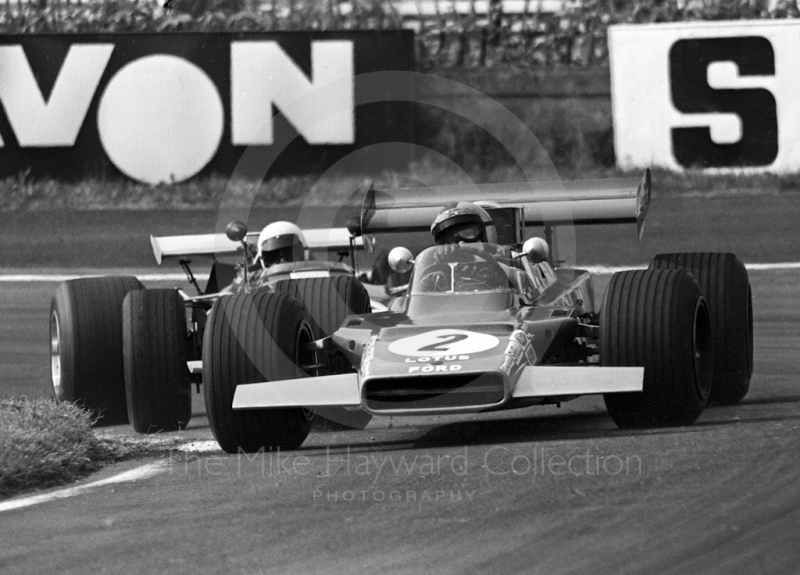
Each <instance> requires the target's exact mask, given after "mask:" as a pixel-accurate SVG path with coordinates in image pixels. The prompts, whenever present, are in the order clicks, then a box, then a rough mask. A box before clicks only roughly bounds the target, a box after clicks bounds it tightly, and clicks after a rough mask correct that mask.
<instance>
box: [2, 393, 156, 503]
mask: <svg viewBox="0 0 800 575" xmlns="http://www.w3.org/2000/svg"><path fill="white" fill-rule="evenodd" d="M92 422H93V420H92V415H91V414H90V413H89V412H88V411H86V410H84V409H82V408H80V407H78V406H76V405H74V404H71V403H56V401H55V400H53V399H27V398H24V397H23V398H12V399H3V400H0V498H4V497H8V496H11V495H14V494H16V493H20V492H23V491H29V490H31V489H36V488H43V487H49V486H53V485H58V484H62V483H66V482H69V481H72V480H74V479H76V478H78V477H80V476H82V475H85V474H86V473H88V472H90V471H94V470H96V469H99V468H100V467H102V466H103V465H105V464H108V463H112V462H115V461H120V460H122V459H127V458H130V457H133V456H135V455H138V454H140V453H141V452H142V451H143V448H142V447H141V446H137V445H135V444H127V443H125V442H123V441H120V440H118V439H115V438H109V437H101V436H98V435H97V434H96V433H95V432H94V431H93V429H92Z"/></svg>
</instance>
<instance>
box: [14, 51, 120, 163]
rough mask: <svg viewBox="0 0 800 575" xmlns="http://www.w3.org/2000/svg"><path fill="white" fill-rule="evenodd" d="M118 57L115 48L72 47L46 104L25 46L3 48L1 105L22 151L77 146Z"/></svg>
mask: <svg viewBox="0 0 800 575" xmlns="http://www.w3.org/2000/svg"><path fill="white" fill-rule="evenodd" d="M113 51H114V45H113V44H73V45H72V46H70V48H69V51H68V52H67V57H66V58H65V59H64V64H63V65H62V66H61V70H60V71H59V72H58V76H57V78H56V81H55V84H53V89H52V90H51V92H50V97H49V98H48V99H47V101H45V98H44V96H43V95H42V91H41V90H40V89H39V85H38V84H37V82H36V78H35V77H34V74H33V70H31V66H30V64H29V63H28V59H27V57H26V56H25V51H24V50H23V49H22V46H20V45H8V46H0V102H2V104H3V108H5V112H6V116H7V117H8V123H9V124H10V125H11V128H12V129H13V130H14V134H15V135H16V137H17V141H18V142H19V145H20V146H23V147H57V146H74V145H75V141H76V140H77V138H78V132H79V131H80V129H81V125H82V124H83V120H84V118H85V117H86V112H87V111H88V110H89V105H90V104H91V103H92V97H93V96H94V93H95V91H96V90H97V86H98V84H99V83H100V77H101V76H102V75H103V71H104V70H105V68H106V65H107V64H108V60H109V58H111V53H112V52H113ZM2 146H4V142H3V139H2V138H1V137H0V147H2Z"/></svg>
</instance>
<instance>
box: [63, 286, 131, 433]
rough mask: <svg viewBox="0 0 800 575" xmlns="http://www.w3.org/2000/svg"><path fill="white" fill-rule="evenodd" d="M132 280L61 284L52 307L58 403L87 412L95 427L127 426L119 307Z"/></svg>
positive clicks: (129, 289)
mask: <svg viewBox="0 0 800 575" xmlns="http://www.w3.org/2000/svg"><path fill="white" fill-rule="evenodd" d="M143 288H144V286H143V285H142V284H141V282H140V281H139V280H138V279H136V278H135V277H129V276H119V277H113V276H110V277H100V278H81V279H75V280H69V281H65V282H62V283H60V284H59V285H58V287H57V288H56V291H55V294H54V295H53V298H52V300H51V302H50V377H51V381H52V384H53V392H54V394H55V397H56V399H57V400H59V401H71V402H73V403H76V404H78V405H81V406H83V407H85V408H87V409H89V410H91V412H92V414H93V415H94V416H95V417H96V418H97V423H96V425H101V426H102V425H118V424H122V423H127V422H128V410H127V407H126V405H125V375H124V371H123V362H122V301H123V300H124V299H125V295H126V294H127V293H128V292H131V291H134V290H141V289H143Z"/></svg>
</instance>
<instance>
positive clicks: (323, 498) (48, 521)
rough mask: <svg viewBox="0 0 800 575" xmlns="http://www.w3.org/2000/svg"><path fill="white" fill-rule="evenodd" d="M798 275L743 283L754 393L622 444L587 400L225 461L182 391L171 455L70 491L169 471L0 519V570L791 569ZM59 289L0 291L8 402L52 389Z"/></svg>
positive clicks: (799, 511)
mask: <svg viewBox="0 0 800 575" xmlns="http://www.w3.org/2000/svg"><path fill="white" fill-rule="evenodd" d="M798 279H800V272H798V271H796V270H794V271H768V272H767V271H756V272H751V281H752V283H753V289H754V306H755V309H754V315H755V344H756V350H755V376H754V378H753V382H752V387H751V392H750V394H749V395H748V397H747V398H745V400H744V401H743V402H742V403H741V404H740V405H737V406H734V407H710V408H709V409H707V410H706V412H705V413H704V414H703V415H702V416H701V418H700V419H699V421H698V422H697V423H695V424H694V425H692V426H688V427H680V428H665V429H651V430H641V431H623V430H619V429H617V428H616V427H615V426H614V424H613V423H612V422H611V420H610V419H609V418H608V416H607V415H606V413H605V409H604V407H603V404H602V400H600V399H599V398H594V397H586V398H581V399H579V400H577V401H574V402H571V403H566V404H564V405H563V406H562V407H561V409H560V410H559V409H556V408H555V407H540V408H530V409H526V410H517V411H508V412H501V413H494V414H481V415H475V416H463V417H449V418H447V417H426V418H406V419H400V418H393V419H382V420H373V422H372V423H371V424H370V426H369V427H368V428H367V429H366V430H364V431H358V432H335V433H334V432H322V431H315V432H314V433H312V435H311V436H310V437H309V439H308V440H307V441H306V443H305V444H304V446H303V447H302V448H301V449H299V450H297V451H293V452H287V453H281V454H275V453H273V454H269V453H266V454H258V455H255V456H252V455H251V456H245V455H238V456H237V455H226V454H223V453H221V452H219V451H210V450H209V449H213V447H214V444H213V443H210V440H211V435H210V431H209V430H208V427H207V425H206V421H205V416H204V406H203V405H202V396H199V395H195V396H194V397H195V399H196V402H195V404H194V411H195V417H194V419H193V420H192V424H191V426H190V428H189V429H187V430H185V431H183V432H181V433H176V434H164V435H162V436H159V437H158V438H152V439H158V440H165V441H167V442H170V441H174V442H175V443H168V445H177V444H190V449H194V451H188V452H185V451H178V450H176V449H173V450H171V451H170V450H169V448H168V447H164V448H162V451H160V452H158V453H155V454H154V455H153V456H152V457H151V458H148V459H147V460H146V461H137V462H127V463H124V464H120V465H115V466H112V467H109V468H106V469H105V470H103V471H102V472H100V473H98V474H95V475H94V476H92V477H91V478H88V479H86V480H85V481H83V482H81V483H82V484H86V483H88V482H91V481H96V480H98V479H103V478H108V477H111V476H113V475H115V474H118V473H120V472H121V471H125V470H128V469H132V468H136V467H138V466H141V465H143V464H145V463H152V462H156V463H160V464H161V465H163V472H162V473H160V474H158V475H156V476H154V477H151V478H148V479H144V480H141V481H138V482H130V483H119V484H110V485H105V486H100V487H96V488H94V489H87V490H86V491H85V492H83V493H81V494H80V495H77V496H75V497H72V498H69V499H62V500H55V501H49V502H46V503H41V504H39V505H33V506H30V507H26V508H21V509H15V510H11V511H5V512H2V513H0V542H2V544H0V572H3V573H51V572H59V573H137V574H139V573H192V574H195V573H232V574H262V573H264V574H266V573H290V572H291V573H376V572H379V573H486V572H507V573H613V574H619V573H676V574H677V573H680V574H686V573H725V574H728V573H748V574H749V573H794V572H796V570H797V565H798V564H800V561H799V560H800V545H798V543H800V531H798V527H800V449H798V445H800V386H798V376H797V359H796V357H797V351H796V350H797V349H798V348H800V322H799V320H800V310H799V309H798V307H797V305H796V299H797V287H796V286H797V285H798ZM52 288H53V285H52V284H32V285H25V286H14V285H4V286H3V291H2V293H3V298H2V302H0V310H1V311H2V315H3V317H4V318H13V327H12V326H11V325H10V324H12V322H9V321H3V322H2V325H0V342H2V347H3V356H4V357H3V358H2V362H0V365H2V370H3V371H2V373H0V377H2V379H0V381H3V382H4V385H6V382H9V381H12V382H14V383H13V386H11V388H13V389H14V390H15V393H20V392H27V393H28V394H29V395H34V396H36V395H47V394H48V393H49V388H48V384H47V371H46V353H47V347H46V318H47V306H48V305H49V297H50V294H51V293H52ZM43 318H44V321H43ZM42 365H44V367H42ZM11 388H6V389H5V390H4V391H3V395H6V394H7V393H8V392H9V390H10V389H11ZM105 431H106V433H112V434H130V433H131V432H130V430H129V429H128V428H126V427H114V428H105ZM53 491H58V490H53Z"/></svg>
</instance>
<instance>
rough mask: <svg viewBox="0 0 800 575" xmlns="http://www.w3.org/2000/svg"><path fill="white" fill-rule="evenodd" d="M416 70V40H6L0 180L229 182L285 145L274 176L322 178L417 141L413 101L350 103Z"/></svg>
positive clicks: (362, 36) (400, 34) (1, 58)
mask: <svg viewBox="0 0 800 575" xmlns="http://www.w3.org/2000/svg"><path fill="white" fill-rule="evenodd" d="M413 67H414V47H413V33H412V32H410V31H386V32H380V33H375V32H357V31H354V32H330V33H323V32H280V33H241V34H240V33H237V34H228V33H219V34H218V33H214V34H202V33H163V34H53V35H41V36H39V35H26V34H22V35H9V36H0V177H8V176H13V175H16V174H18V173H20V172H22V171H27V170H30V173H31V175H32V176H34V177H53V178H57V179H67V180H75V179H81V178H86V177H114V176H121V175H124V176H127V177H129V178H131V179H134V180H138V181H142V182H147V183H153V184H155V183H160V182H173V181H182V180H186V179H188V178H191V177H193V176H195V175H198V174H209V173H217V174H222V175H229V174H231V173H232V172H233V170H234V167H236V165H237V162H238V161H239V159H240V158H241V156H242V154H243V153H244V151H245V150H246V149H247V148H248V147H251V146H259V147H264V148H268V147H269V146H272V145H273V143H274V142H278V141H286V140H287V138H289V139H292V138H294V140H293V141H292V143H291V144H290V145H289V146H288V147H287V148H286V149H285V150H284V151H283V152H282V153H281V154H280V156H279V158H278V159H277V160H276V161H275V162H274V163H273V165H272V170H273V172H272V173H307V172H308V171H309V170H321V169H325V168H327V167H329V166H331V165H333V163H335V162H336V161H337V160H339V159H340V158H342V157H344V156H346V155H347V154H348V153H351V152H353V151H354V150H356V149H359V148H362V147H365V146H369V145H372V144H378V143H382V142H412V141H413V122H409V121H408V119H409V107H408V105H407V104H404V103H400V102H391V101H386V102H381V103H377V104H370V105H369V106H364V107H363V108H364V109H357V108H356V102H357V101H358V100H359V97H358V96H359V94H357V93H356V89H357V82H356V77H357V76H358V75H359V74H368V73H370V72H381V71H393V70H398V71H409V70H412V69H413ZM295 136H299V137H295ZM243 175H246V174H243Z"/></svg>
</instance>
